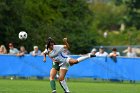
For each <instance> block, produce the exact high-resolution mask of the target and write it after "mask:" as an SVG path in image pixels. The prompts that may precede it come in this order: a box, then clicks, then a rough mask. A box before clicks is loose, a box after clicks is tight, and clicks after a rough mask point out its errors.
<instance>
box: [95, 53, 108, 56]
mask: <svg viewBox="0 0 140 93" xmlns="http://www.w3.org/2000/svg"><path fill="white" fill-rule="evenodd" d="M95 55H96V56H108V53H107V52H104V53H100V52H97V53H96V54H95Z"/></svg>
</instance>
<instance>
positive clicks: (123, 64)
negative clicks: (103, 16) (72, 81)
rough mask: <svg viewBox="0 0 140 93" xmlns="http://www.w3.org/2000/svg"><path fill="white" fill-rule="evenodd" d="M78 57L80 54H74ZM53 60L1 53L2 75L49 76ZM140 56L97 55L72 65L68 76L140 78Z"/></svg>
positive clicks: (0, 70)
mask: <svg viewBox="0 0 140 93" xmlns="http://www.w3.org/2000/svg"><path fill="white" fill-rule="evenodd" d="M71 57H72V58H78V57H79V56H78V55H72V56H71ZM51 67H52V60H51V59H50V58H49V57H48V56H47V62H46V63H44V62H43V56H35V57H34V56H31V55H25V56H22V57H17V56H13V55H0V76H11V75H14V76H25V77H26V76H43V77H49V73H50V69H51ZM139 69H140V58H124V57H117V59H116V60H115V61H114V60H113V59H111V58H110V57H95V58H89V59H86V60H84V61H82V62H80V63H79V64H75V65H73V66H71V67H70V68H69V70H68V73H67V75H66V77H69V78H82V77H88V78H101V79H119V80H140V71H139Z"/></svg>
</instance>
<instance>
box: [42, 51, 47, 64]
mask: <svg viewBox="0 0 140 93" xmlns="http://www.w3.org/2000/svg"><path fill="white" fill-rule="evenodd" d="M47 54H48V50H47V49H45V50H44V52H43V62H46V55H47Z"/></svg>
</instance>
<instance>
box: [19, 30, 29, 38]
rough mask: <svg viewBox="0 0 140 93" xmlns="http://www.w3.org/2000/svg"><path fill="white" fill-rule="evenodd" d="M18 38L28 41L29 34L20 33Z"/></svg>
mask: <svg viewBox="0 0 140 93" xmlns="http://www.w3.org/2000/svg"><path fill="white" fill-rule="evenodd" d="M18 37H19V39H21V40H25V39H27V33H26V32H25V31H21V32H19V34H18Z"/></svg>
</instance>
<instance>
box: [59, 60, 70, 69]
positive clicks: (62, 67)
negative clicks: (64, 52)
mask: <svg viewBox="0 0 140 93" xmlns="http://www.w3.org/2000/svg"><path fill="white" fill-rule="evenodd" d="M69 60H70V58H67V59H66V62H64V63H63V64H62V65H61V66H60V69H67V70H68V68H69V66H70V64H69Z"/></svg>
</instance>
